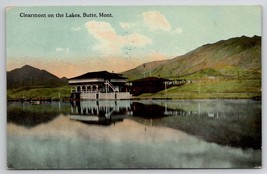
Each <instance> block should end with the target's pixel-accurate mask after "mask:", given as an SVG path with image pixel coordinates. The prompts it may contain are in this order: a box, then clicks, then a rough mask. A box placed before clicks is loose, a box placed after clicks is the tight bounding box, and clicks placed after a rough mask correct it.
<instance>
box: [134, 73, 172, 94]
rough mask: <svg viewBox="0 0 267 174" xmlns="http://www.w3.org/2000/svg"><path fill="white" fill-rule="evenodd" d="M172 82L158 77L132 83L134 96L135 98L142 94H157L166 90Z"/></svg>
mask: <svg viewBox="0 0 267 174" xmlns="http://www.w3.org/2000/svg"><path fill="white" fill-rule="evenodd" d="M169 82H172V81H171V80H169V79H164V78H158V77H146V78H142V79H137V80H134V81H131V83H132V91H131V92H132V94H133V95H134V96H137V95H140V94H142V93H156V92H159V91H161V90H164V89H166V88H167V87H169V86H168V83H169Z"/></svg>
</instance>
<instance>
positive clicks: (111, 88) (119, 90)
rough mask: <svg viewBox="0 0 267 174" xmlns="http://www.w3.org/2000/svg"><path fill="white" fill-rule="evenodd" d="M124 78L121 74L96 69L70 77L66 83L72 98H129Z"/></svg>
mask: <svg viewBox="0 0 267 174" xmlns="http://www.w3.org/2000/svg"><path fill="white" fill-rule="evenodd" d="M126 80H127V78H125V77H122V74H116V73H110V72H107V71H98V72H88V73H86V74H83V75H80V76H77V77H73V78H70V79H69V81H68V83H69V85H70V86H71V87H72V92H71V98H74V99H97V100H98V99H129V98H131V94H130V93H129V91H128V88H127V85H126Z"/></svg>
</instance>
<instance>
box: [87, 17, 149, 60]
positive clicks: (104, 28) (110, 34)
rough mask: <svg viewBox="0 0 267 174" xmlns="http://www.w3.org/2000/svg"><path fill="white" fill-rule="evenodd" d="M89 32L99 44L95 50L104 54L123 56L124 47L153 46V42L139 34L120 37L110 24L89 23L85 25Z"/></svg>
mask: <svg viewBox="0 0 267 174" xmlns="http://www.w3.org/2000/svg"><path fill="white" fill-rule="evenodd" d="M85 27H86V28H87V30H88V32H89V33H90V34H91V35H92V36H94V37H95V38H96V39H97V40H99V43H98V44H97V45H95V46H94V48H93V49H95V50H98V51H100V52H102V53H103V54H113V55H118V54H121V49H122V47H124V46H136V47H143V46H145V45H148V44H152V40H151V39H150V38H148V37H146V36H144V35H142V34H139V33H136V32H134V33H131V34H128V35H124V36H122V35H118V34H117V32H116V31H115V29H114V28H113V27H112V26H111V25H110V23H108V22H100V21H95V20H93V21H89V22H87V23H85Z"/></svg>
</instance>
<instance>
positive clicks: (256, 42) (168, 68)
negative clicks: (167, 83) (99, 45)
mask: <svg viewBox="0 0 267 174" xmlns="http://www.w3.org/2000/svg"><path fill="white" fill-rule="evenodd" d="M123 74H124V76H125V77H128V78H129V80H134V79H139V78H143V77H144V76H146V77H147V76H149V75H150V74H151V76H156V77H157V76H160V77H163V78H187V79H200V78H205V77H209V76H217V77H235V76H237V75H238V76H239V75H240V76H244V77H248V78H255V77H256V78H260V77H261V37H259V36H253V37H246V36H242V37H236V38H231V39H228V40H222V41H219V42H216V43H213V44H206V45H203V46H201V47H199V48H197V49H195V50H193V51H191V52H189V53H187V54H185V55H182V56H178V57H175V58H173V59H170V60H164V61H157V62H148V63H145V64H143V65H140V66H138V67H136V68H134V69H131V70H128V71H125V72H123Z"/></svg>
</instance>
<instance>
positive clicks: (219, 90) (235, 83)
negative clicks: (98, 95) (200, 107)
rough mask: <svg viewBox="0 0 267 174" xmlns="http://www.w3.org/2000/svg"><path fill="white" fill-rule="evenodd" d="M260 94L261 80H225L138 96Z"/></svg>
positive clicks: (226, 96)
mask: <svg viewBox="0 0 267 174" xmlns="http://www.w3.org/2000/svg"><path fill="white" fill-rule="evenodd" d="M259 96H261V80H259V79H257V80H225V81H204V82H197V83H188V84H185V85H183V86H180V87H171V88H168V89H167V90H163V91H160V92H158V93H154V94H152V93H149V94H142V95H140V96H138V98H141V99H142V98H171V99H204V98H210V99H214V98H229V99H242V98H244V99H247V98H254V97H259Z"/></svg>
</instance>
